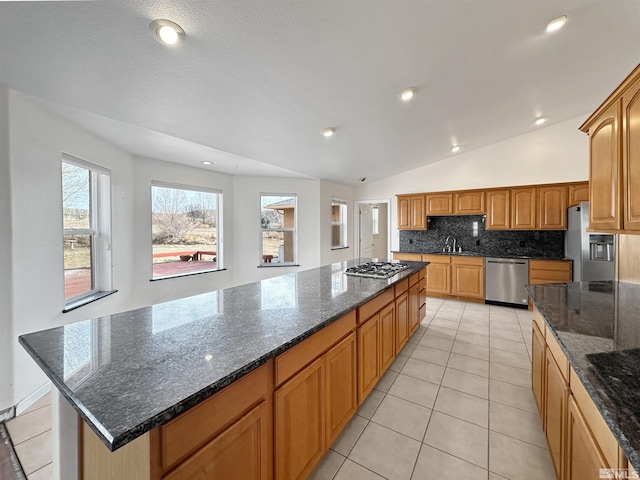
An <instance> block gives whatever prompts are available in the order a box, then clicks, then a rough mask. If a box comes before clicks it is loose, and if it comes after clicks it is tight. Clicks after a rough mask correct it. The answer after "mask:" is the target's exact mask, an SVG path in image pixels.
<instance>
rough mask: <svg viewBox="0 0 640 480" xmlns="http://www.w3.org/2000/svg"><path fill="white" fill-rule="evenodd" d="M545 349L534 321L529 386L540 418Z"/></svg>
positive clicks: (542, 410) (542, 398) (541, 415)
mask: <svg viewBox="0 0 640 480" xmlns="http://www.w3.org/2000/svg"><path fill="white" fill-rule="evenodd" d="M545 350H546V343H545V341H544V336H543V334H542V332H541V331H540V328H538V325H537V324H536V322H535V321H534V322H533V328H532V341H531V386H532V389H533V396H534V397H535V399H536V405H537V406H538V412H539V413H540V418H544V409H543V407H544V377H545V370H544V369H545V365H546V361H545Z"/></svg>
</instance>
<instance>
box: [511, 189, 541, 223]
mask: <svg viewBox="0 0 640 480" xmlns="http://www.w3.org/2000/svg"><path fill="white" fill-rule="evenodd" d="M511 228H512V229H513V230H535V228H536V189H535V188H513V189H511Z"/></svg>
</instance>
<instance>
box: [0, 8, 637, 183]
mask: <svg viewBox="0 0 640 480" xmlns="http://www.w3.org/2000/svg"><path fill="white" fill-rule="evenodd" d="M561 14H565V15H567V17H568V21H567V23H566V25H565V26H564V28H562V29H561V30H559V31H556V32H554V33H545V31H544V30H545V27H546V25H547V23H548V22H549V21H550V20H551V19H553V18H554V17H557V16H558V15H561ZM158 18H163V19H169V20H172V21H174V22H177V23H178V24H179V25H180V26H181V27H182V28H183V29H184V31H185V38H184V41H183V42H182V43H180V44H179V45H177V46H173V47H167V46H165V45H162V44H160V43H159V42H158V41H156V39H155V38H154V37H153V35H152V32H151V31H150V30H149V24H150V22H151V21H152V20H154V19H158ZM639 18H640V2H639V1H637V0H615V1H614V0H509V1H507V0H207V1H204V0H203V1H195V0H194V1H189V0H182V1H175V0H173V1H166V0H160V1H152V0H143V1H108V2H106V1H72V2H58V1H49V2H31V1H28V2H11V1H0V83H2V84H4V85H5V86H7V87H9V88H11V89H14V90H17V91H20V92H24V93H26V94H28V95H31V96H34V97H36V101H37V102H38V103H39V104H41V105H42V106H44V107H45V108H48V109H50V110H52V111H54V112H55V113H57V114H58V115H61V116H63V117H65V118H67V119H69V120H71V121H72V122H75V123H77V124H78V125H80V126H82V127H83V128H85V129H87V130H89V131H92V132H94V133H95V134H97V135H98V136H101V137H103V138H105V139H107V140H109V141H111V142H113V143H115V144H117V145H119V146H120V147H122V148H124V149H125V150H127V151H130V152H132V153H134V154H137V155H145V156H151V157H154V158H160V159H163V160H168V161H174V162H179V163H184V164H188V165H193V166H197V167H201V168H208V169H213V170H219V171H223V172H228V173H239V174H257V175H292V176H310V177H316V178H322V179H329V180H333V181H337V182H341V183H347V184H356V183H359V182H358V179H359V178H360V177H367V178H368V179H370V180H374V179H379V178H383V177H387V176H389V175H393V174H396V173H400V172H403V171H407V170H410V169H413V168H417V167H419V166H422V165H425V164H427V163H430V162H434V161H438V160H442V159H444V158H447V157H453V156H454V155H455V154H454V153H452V152H451V147H452V145H454V144H458V145H460V147H461V152H464V151H469V150H472V149H475V148H479V147H482V146H485V145H488V144H491V143H494V142H497V141H500V140H504V139H506V138H510V137H513V136H516V135H519V134H522V133H526V132H529V131H532V130H534V129H536V128H544V127H545V126H546V125H551V124H554V123H557V122H561V121H564V120H567V119H570V118H574V117H577V116H580V115H584V114H587V113H589V112H591V111H593V110H594V109H595V108H596V107H597V106H598V105H599V104H600V103H601V102H602V101H603V100H604V98H605V97H606V96H607V95H608V94H609V93H610V92H611V91H612V90H613V89H614V88H615V87H616V85H617V84H618V83H620V81H621V80H622V79H623V78H624V77H625V76H626V75H627V74H628V73H629V72H630V71H631V70H632V69H633V68H634V67H635V66H636V65H637V64H638V62H639V61H640V55H638V45H640V28H638V19H639ZM405 87H414V88H415V89H416V96H415V98H414V99H413V100H412V101H410V102H407V103H403V102H401V101H400V100H399V98H398V94H399V92H400V91H401V90H402V89H404V88H405ZM538 116H543V117H545V118H546V119H547V122H546V123H545V124H544V125H542V126H534V124H533V122H534V119H535V117H538ZM578 126H579V125H577V124H576V128H577V127H578ZM325 127H334V128H335V129H336V133H335V135H334V136H333V137H331V138H325V137H323V136H322V135H321V133H320V132H321V130H322V129H323V128H325ZM205 160H209V161H212V162H213V165H211V166H204V165H202V163H201V162H202V161H205Z"/></svg>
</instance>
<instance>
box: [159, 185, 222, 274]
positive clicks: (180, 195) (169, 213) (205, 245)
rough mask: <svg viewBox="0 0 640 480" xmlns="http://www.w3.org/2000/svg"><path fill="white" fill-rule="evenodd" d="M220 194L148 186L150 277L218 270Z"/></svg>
mask: <svg viewBox="0 0 640 480" xmlns="http://www.w3.org/2000/svg"><path fill="white" fill-rule="evenodd" d="M220 196H221V194H219V193H216V192H211V191H200V190H195V189H193V190H192V189H185V188H179V187H170V186H164V185H163V186H160V185H153V186H152V187H151V206H152V244H153V278H161V277H166V276H174V275H182V274H187V273H195V272H201V271H209V270H217V269H220V268H221V266H220V265H219V264H220V262H219V258H218V250H219V249H218V236H219V229H218V225H219V223H218V220H219V218H218V217H219V203H220V202H219V200H220V198H219V197H220Z"/></svg>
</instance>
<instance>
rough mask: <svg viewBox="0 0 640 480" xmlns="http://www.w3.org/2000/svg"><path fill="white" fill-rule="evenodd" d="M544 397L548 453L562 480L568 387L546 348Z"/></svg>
mask: <svg viewBox="0 0 640 480" xmlns="http://www.w3.org/2000/svg"><path fill="white" fill-rule="evenodd" d="M544 395H545V408H544V416H543V418H544V422H543V424H544V431H545V433H546V435H547V443H548V444H549V452H550V453H551V459H552V460H553V466H554V468H555V470H556V476H557V477H558V478H564V465H563V458H564V443H565V442H564V440H565V429H566V413H567V401H568V399H569V386H568V385H567V380H566V379H565V377H564V375H563V374H562V371H561V369H560V367H558V365H557V364H556V361H555V359H554V357H553V354H552V353H551V352H550V351H549V349H548V348H547V352H546V355H545V387H544Z"/></svg>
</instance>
